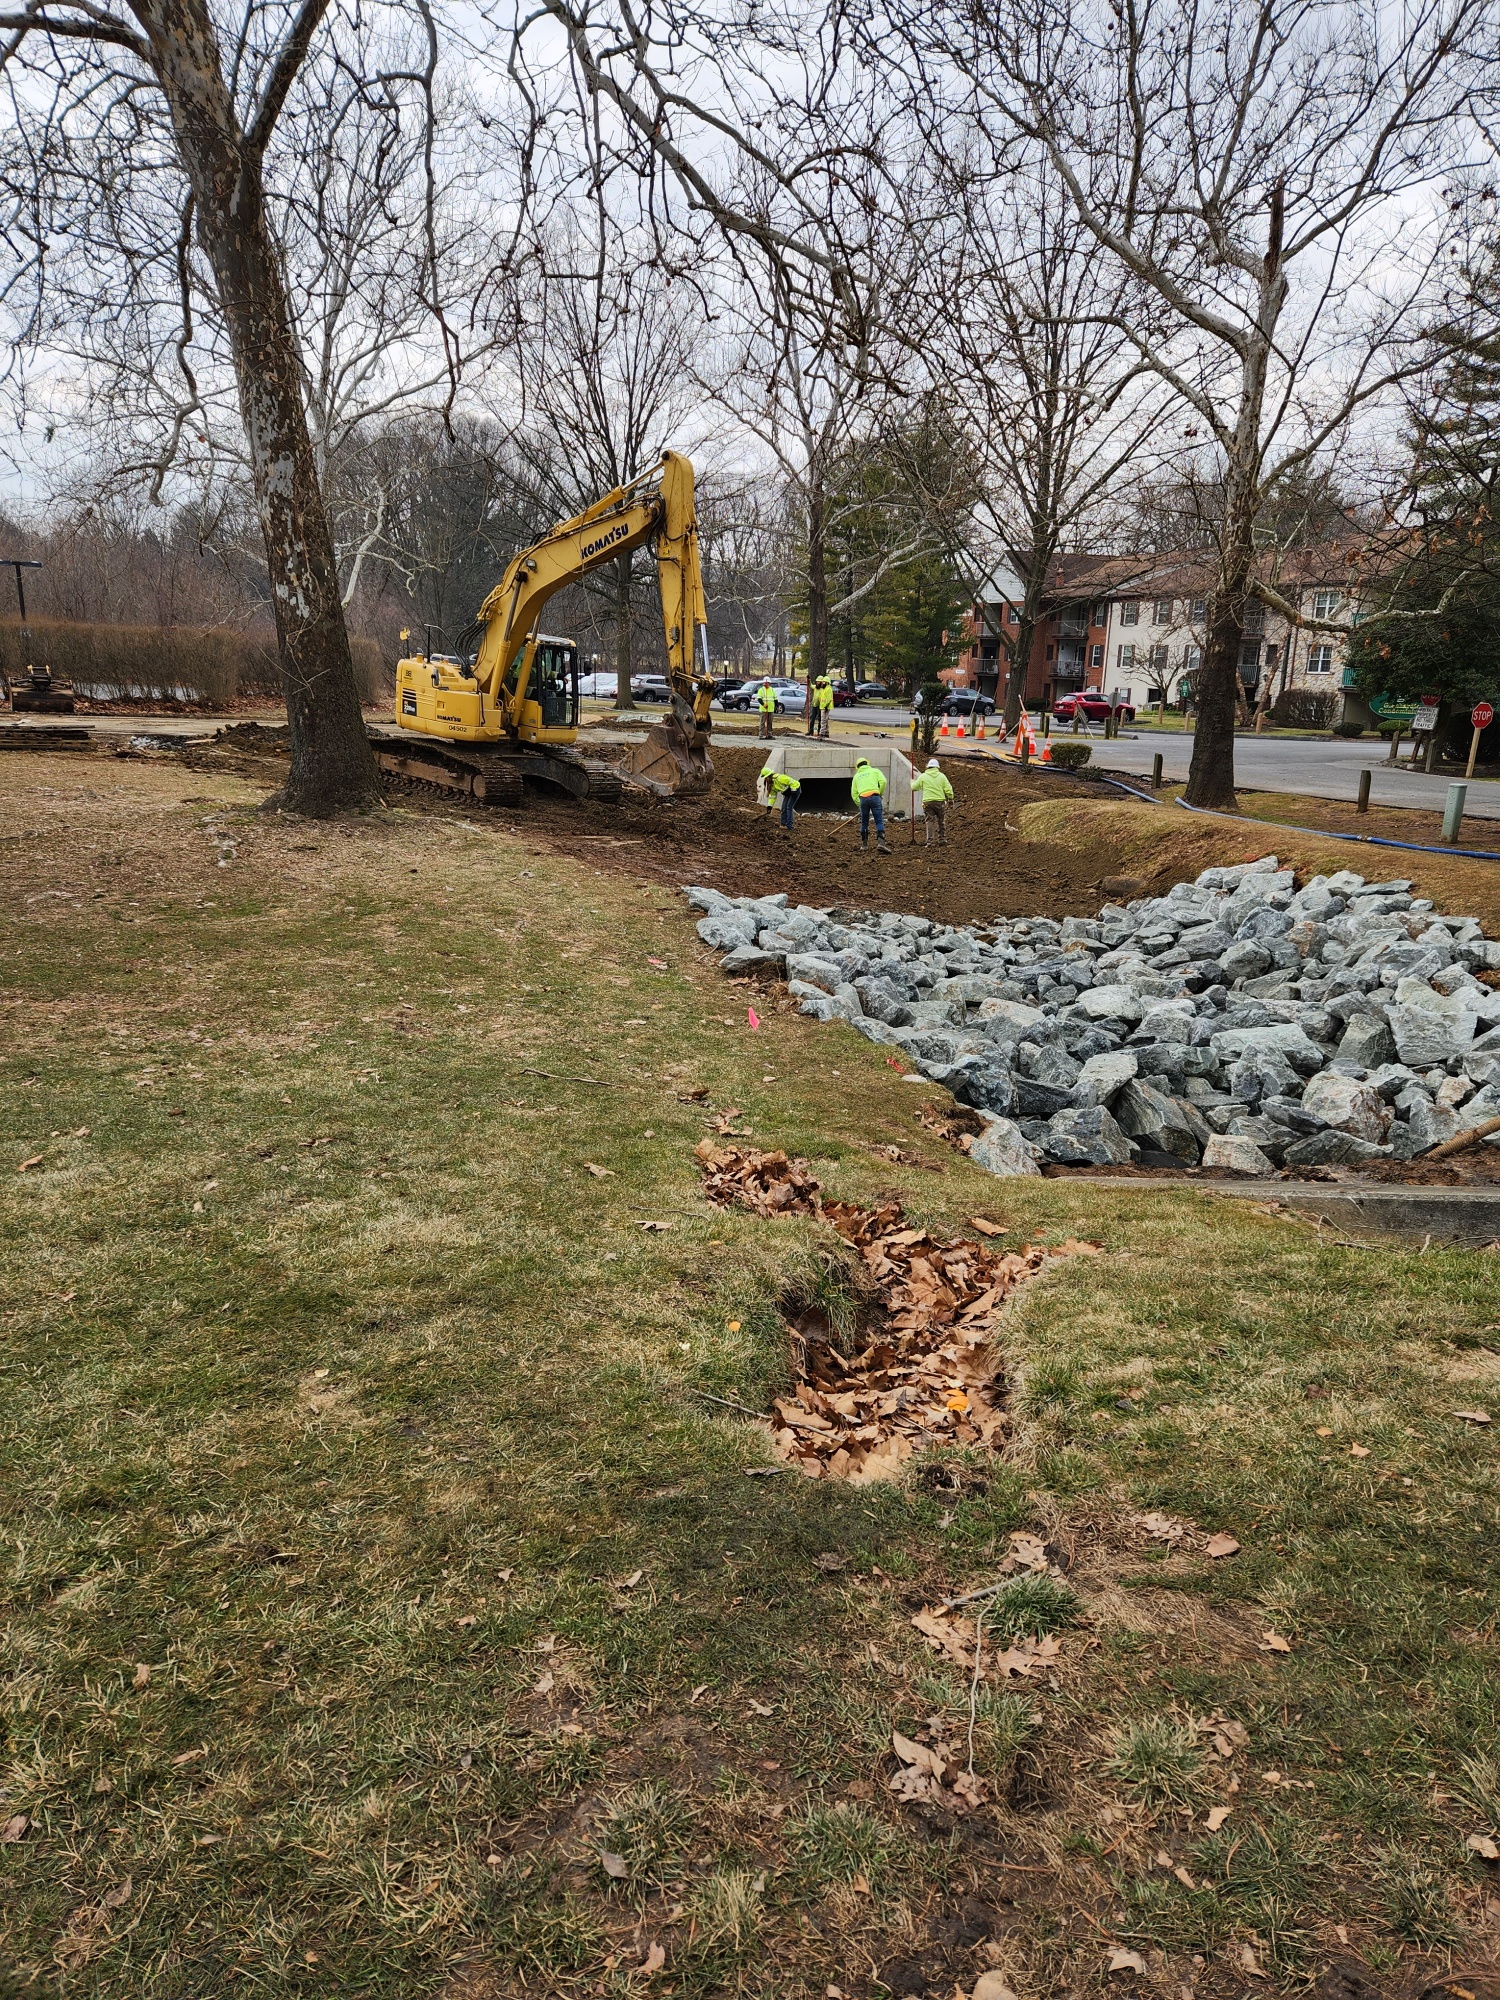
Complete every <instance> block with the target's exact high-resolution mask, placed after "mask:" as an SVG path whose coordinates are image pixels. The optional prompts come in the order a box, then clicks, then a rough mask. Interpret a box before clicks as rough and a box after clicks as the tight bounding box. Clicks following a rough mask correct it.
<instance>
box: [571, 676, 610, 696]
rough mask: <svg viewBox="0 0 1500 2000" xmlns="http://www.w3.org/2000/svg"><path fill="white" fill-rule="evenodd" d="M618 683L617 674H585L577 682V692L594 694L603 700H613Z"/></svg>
mask: <svg viewBox="0 0 1500 2000" xmlns="http://www.w3.org/2000/svg"><path fill="white" fill-rule="evenodd" d="M619 685H620V677H619V675H618V674H585V675H584V676H583V678H582V679H581V680H580V681H579V683H578V692H579V693H580V694H591V695H594V696H596V697H598V698H599V699H601V700H604V701H613V700H614V698H615V695H616V693H617V692H618V690H619Z"/></svg>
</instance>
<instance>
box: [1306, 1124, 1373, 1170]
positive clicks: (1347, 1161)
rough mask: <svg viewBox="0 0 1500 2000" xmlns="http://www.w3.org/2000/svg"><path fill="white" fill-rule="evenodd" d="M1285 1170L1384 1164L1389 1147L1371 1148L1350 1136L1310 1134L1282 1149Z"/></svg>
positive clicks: (1341, 1134)
mask: <svg viewBox="0 0 1500 2000" xmlns="http://www.w3.org/2000/svg"><path fill="white" fill-rule="evenodd" d="M1285 1157H1286V1164H1287V1165H1288V1166H1289V1167H1337V1166H1354V1165H1357V1164H1358V1163H1359V1162H1360V1161H1362V1160H1387V1159H1389V1158H1390V1157H1391V1149H1390V1147H1389V1146H1376V1145H1372V1144H1371V1142H1370V1141H1369V1140H1368V1139H1360V1138H1357V1137H1356V1136H1355V1135H1354V1133H1352V1132H1334V1131H1327V1132H1310V1133H1309V1134H1308V1136H1307V1137H1306V1138H1305V1139H1298V1140H1297V1141H1296V1143H1295V1144H1294V1145H1291V1146H1288V1147H1287V1149H1286V1156H1285Z"/></svg>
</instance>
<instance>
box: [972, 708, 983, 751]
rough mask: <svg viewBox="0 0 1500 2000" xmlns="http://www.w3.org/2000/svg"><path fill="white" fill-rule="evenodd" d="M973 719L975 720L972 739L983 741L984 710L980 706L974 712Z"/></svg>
mask: <svg viewBox="0 0 1500 2000" xmlns="http://www.w3.org/2000/svg"><path fill="white" fill-rule="evenodd" d="M974 721H975V729H974V741H975V742H976V743H982V742H983V741H984V710H983V709H982V708H981V709H979V710H978V711H977V712H976V714H975V717H974Z"/></svg>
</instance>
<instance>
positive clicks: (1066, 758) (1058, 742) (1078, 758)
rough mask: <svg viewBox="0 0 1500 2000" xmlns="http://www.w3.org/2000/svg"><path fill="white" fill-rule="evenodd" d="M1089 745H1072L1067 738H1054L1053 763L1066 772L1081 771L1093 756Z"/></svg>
mask: <svg viewBox="0 0 1500 2000" xmlns="http://www.w3.org/2000/svg"><path fill="white" fill-rule="evenodd" d="M1093 754H1094V753H1093V751H1092V750H1091V749H1090V747H1089V745H1088V744H1087V743H1070V742H1068V741H1067V740H1066V738H1059V737H1056V736H1054V737H1053V738H1052V761H1053V763H1054V764H1057V765H1059V766H1060V767H1061V768H1062V769H1063V770H1064V771H1081V770H1082V769H1083V767H1084V765H1085V764H1086V763H1087V762H1088V761H1089V759H1090V758H1091V757H1092V756H1093Z"/></svg>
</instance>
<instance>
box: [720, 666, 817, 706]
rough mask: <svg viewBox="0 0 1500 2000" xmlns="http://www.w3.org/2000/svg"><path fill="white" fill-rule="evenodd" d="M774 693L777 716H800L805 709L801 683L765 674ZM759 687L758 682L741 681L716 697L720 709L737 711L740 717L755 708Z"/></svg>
mask: <svg viewBox="0 0 1500 2000" xmlns="http://www.w3.org/2000/svg"><path fill="white" fill-rule="evenodd" d="M765 678H766V679H767V680H769V681H770V683H771V686H772V687H773V688H774V689H775V691H776V713H777V714H778V715H802V714H804V713H805V711H806V709H807V689H806V687H804V685H803V684H802V682H801V681H792V680H786V679H784V678H783V677H782V676H781V675H779V674H767V675H766V677H765ZM760 687H761V682H760V681H742V682H741V683H740V685H739V686H738V687H737V688H733V689H731V690H730V692H729V693H728V694H725V695H720V696H718V697H717V699H718V703H719V706H720V708H723V709H730V710H738V711H739V712H740V713H741V714H742V715H743V714H744V713H745V712H746V711H747V710H751V709H753V708H754V707H755V697H756V694H757V693H758V692H759V690H760Z"/></svg>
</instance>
